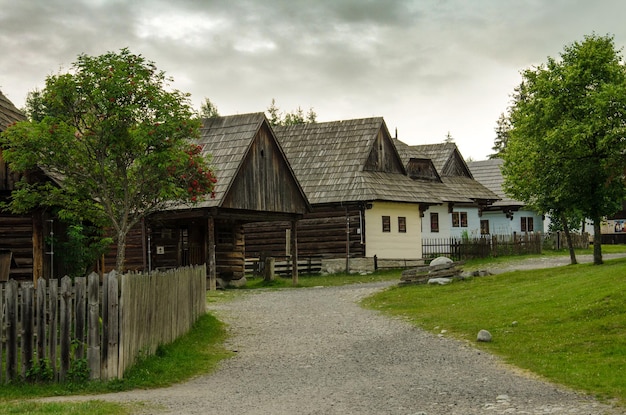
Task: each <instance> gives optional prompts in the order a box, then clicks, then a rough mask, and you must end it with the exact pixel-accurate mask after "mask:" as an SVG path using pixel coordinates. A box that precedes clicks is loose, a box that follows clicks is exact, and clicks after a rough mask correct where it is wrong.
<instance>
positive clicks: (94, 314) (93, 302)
mask: <svg viewBox="0 0 626 415" xmlns="http://www.w3.org/2000/svg"><path fill="white" fill-rule="evenodd" d="M87 279H88V281H87V297H88V300H87V301H88V302H89V320H88V323H87V324H88V330H89V335H88V336H87V362H88V364H89V377H90V378H91V379H95V380H99V379H100V304H99V300H100V293H99V288H100V276H99V275H98V274H96V273H95V272H92V273H91V274H89V277H87Z"/></svg>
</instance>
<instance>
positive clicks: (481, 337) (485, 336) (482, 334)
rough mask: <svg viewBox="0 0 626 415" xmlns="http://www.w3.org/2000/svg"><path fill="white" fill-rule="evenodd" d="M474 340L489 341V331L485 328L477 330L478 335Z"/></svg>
mask: <svg viewBox="0 0 626 415" xmlns="http://www.w3.org/2000/svg"><path fill="white" fill-rule="evenodd" d="M476 340H477V341H479V342H490V341H491V333H489V332H488V331H487V330H481V331H479V332H478V336H477V337H476Z"/></svg>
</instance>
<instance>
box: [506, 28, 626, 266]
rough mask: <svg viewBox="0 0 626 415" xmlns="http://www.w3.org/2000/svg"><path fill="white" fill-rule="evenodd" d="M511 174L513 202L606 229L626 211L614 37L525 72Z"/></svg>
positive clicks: (622, 95)
mask: <svg viewBox="0 0 626 415" xmlns="http://www.w3.org/2000/svg"><path fill="white" fill-rule="evenodd" d="M510 121H511V130H510V131H509V137H508V143H507V145H506V151H505V152H504V154H503V155H502V156H503V158H504V160H505V162H504V166H503V173H504V176H505V187H506V190H507V192H508V193H509V194H511V195H512V196H514V197H516V198H518V199H520V200H522V201H524V202H526V203H529V204H530V205H532V206H534V207H536V208H537V209H539V210H541V211H543V212H546V213H551V214H553V215H556V216H559V217H560V218H561V219H562V220H565V221H564V224H565V225H567V221H566V219H567V218H570V217H576V216H580V215H582V216H584V217H588V218H590V219H592V220H593V223H594V263H595V264H601V263H602V250H601V249H602V248H601V234H600V223H601V221H602V218H603V217H604V216H606V215H610V214H613V213H615V212H616V211H617V210H619V208H620V207H621V205H622V201H623V200H624V196H625V191H624V190H625V188H624V167H625V162H624V154H626V139H625V137H626V68H625V66H624V64H623V62H622V57H621V53H620V52H619V51H618V50H616V49H615V45H614V41H613V38H612V37H611V36H597V35H591V36H586V37H585V39H584V40H583V41H582V42H575V43H573V44H571V45H568V46H566V47H565V49H564V51H563V52H562V53H561V55H560V59H553V58H548V61H547V63H545V64H543V65H540V66H538V67H536V68H532V69H527V70H525V71H523V72H522V83H521V84H520V85H519V86H518V87H517V88H516V91H515V95H514V100H513V106H512V108H511V112H510Z"/></svg>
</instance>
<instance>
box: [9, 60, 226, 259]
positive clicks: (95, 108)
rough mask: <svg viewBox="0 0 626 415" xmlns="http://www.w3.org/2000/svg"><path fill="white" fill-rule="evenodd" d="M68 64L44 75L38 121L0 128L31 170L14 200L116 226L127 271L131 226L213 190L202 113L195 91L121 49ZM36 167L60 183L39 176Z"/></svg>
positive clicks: (15, 161)
mask: <svg viewBox="0 0 626 415" xmlns="http://www.w3.org/2000/svg"><path fill="white" fill-rule="evenodd" d="M72 69H73V70H72V71H71V72H69V73H65V74H58V75H51V76H49V77H48V78H47V79H46V84H45V88H44V90H43V91H41V97H40V98H41V112H42V114H43V115H44V116H43V117H41V119H39V118H40V117H37V118H36V119H33V120H30V121H23V122H19V123H17V124H14V125H12V126H11V127H9V128H8V129H7V130H6V131H5V132H4V133H3V135H2V142H1V145H2V149H3V155H4V157H5V159H6V161H7V162H8V163H9V164H10V167H11V168H12V169H13V170H15V171H18V172H26V173H29V174H27V175H26V180H24V181H23V182H22V183H21V184H20V186H19V188H18V189H16V190H15V191H14V192H13V193H12V200H11V202H10V205H9V207H10V209H11V210H12V211H13V212H25V211H28V210H30V209H32V208H34V207H36V206H54V207H56V208H57V209H58V212H59V215H60V216H61V218H62V219H63V218H64V219H71V220H72V221H73V222H74V223H82V222H89V223H91V224H94V225H98V226H102V227H106V228H108V229H111V230H112V232H113V237H114V239H115V241H116V244H117V257H116V268H117V270H118V271H123V270H124V259H125V251H126V237H127V234H128V232H129V231H130V230H131V228H132V227H133V226H135V225H137V224H138V223H139V221H140V220H141V219H142V218H144V217H145V216H147V215H149V214H151V213H153V212H155V211H158V210H161V209H163V208H164V207H166V206H168V205H170V204H171V203H181V202H189V201H191V202H193V201H196V200H198V198H200V197H204V196H205V195H207V194H211V193H212V190H213V185H214V183H215V177H214V175H213V173H212V171H211V170H210V168H209V165H208V160H207V159H206V158H205V157H203V156H202V152H201V149H200V147H198V146H197V145H194V144H192V143H191V141H190V139H193V138H196V137H197V136H198V134H199V126H200V120H198V119H197V118H196V117H195V116H194V115H195V114H194V111H193V109H192V108H191V106H190V104H189V95H188V94H183V93H181V92H180V91H177V90H171V91H170V90H169V88H168V86H169V82H170V79H169V78H167V77H166V76H165V74H164V73H163V72H162V71H159V70H157V68H156V66H155V65H154V63H153V62H150V61H148V60H146V59H145V58H144V57H142V56H141V55H135V54H132V53H131V52H130V51H129V50H128V49H122V50H121V51H120V52H119V53H113V52H109V53H106V54H104V55H101V56H96V57H92V56H87V55H84V54H81V55H79V56H78V59H77V61H76V62H75V63H74V64H73V66H72ZM38 108H39V107H38ZM36 171H43V172H45V173H46V175H47V176H48V177H52V178H53V179H54V180H55V181H56V182H58V183H60V186H57V185H55V184H54V183H52V182H50V181H41V180H34V179H33V177H34V175H33V174H32V173H33V172H36Z"/></svg>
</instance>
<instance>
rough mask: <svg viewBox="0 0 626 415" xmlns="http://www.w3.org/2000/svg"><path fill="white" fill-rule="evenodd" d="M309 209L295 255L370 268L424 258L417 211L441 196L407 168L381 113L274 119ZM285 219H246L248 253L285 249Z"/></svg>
mask: <svg viewBox="0 0 626 415" xmlns="http://www.w3.org/2000/svg"><path fill="white" fill-rule="evenodd" d="M274 131H275V132H276V136H277V137H278V140H279V141H280V143H281V145H282V147H283V149H284V151H285V154H286V155H287V159H288V160H289V163H290V164H291V166H292V167H293V170H294V171H295V174H296V177H297V178H298V180H299V181H300V184H301V185H302V188H303V189H304V191H305V193H306V195H307V198H308V199H309V202H310V203H311V206H312V212H311V213H307V214H306V215H304V218H303V219H302V220H301V221H300V222H299V223H298V230H297V232H298V255H300V257H310V256H313V257H320V258H323V260H324V265H323V268H324V270H326V271H329V272H332V271H340V270H346V269H347V270H350V271H354V270H360V269H369V270H371V269H372V268H373V265H374V258H377V259H378V260H404V259H411V260H416V259H420V258H421V254H422V249H421V216H422V212H423V211H425V210H426V209H427V208H428V206H429V205H431V204H436V203H441V200H440V199H438V198H437V197H435V196H432V195H431V194H430V193H429V192H428V191H426V190H425V189H424V187H423V186H421V185H420V183H418V182H416V181H414V180H412V179H411V178H410V177H409V176H408V175H407V173H406V169H405V167H404V164H403V163H402V159H401V158H400V156H399V155H398V152H397V150H396V147H395V145H394V142H393V140H392V139H391V136H390V135H389V131H388V130H387V126H386V124H385V122H384V120H383V118H381V117H375V118H367V119H357V120H347V121H336V122H326V123H312V124H301V125H293V126H286V127H275V129H274ZM290 229H291V226H290V224H289V223H286V222H285V223H282V224H277V223H271V224H270V223H267V224H251V225H247V226H246V227H245V233H246V254H247V255H248V256H258V255H260V254H262V253H263V252H265V253H267V254H269V255H274V256H283V255H285V254H286V247H288V246H289V244H288V243H286V238H287V235H289V230H290Z"/></svg>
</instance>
